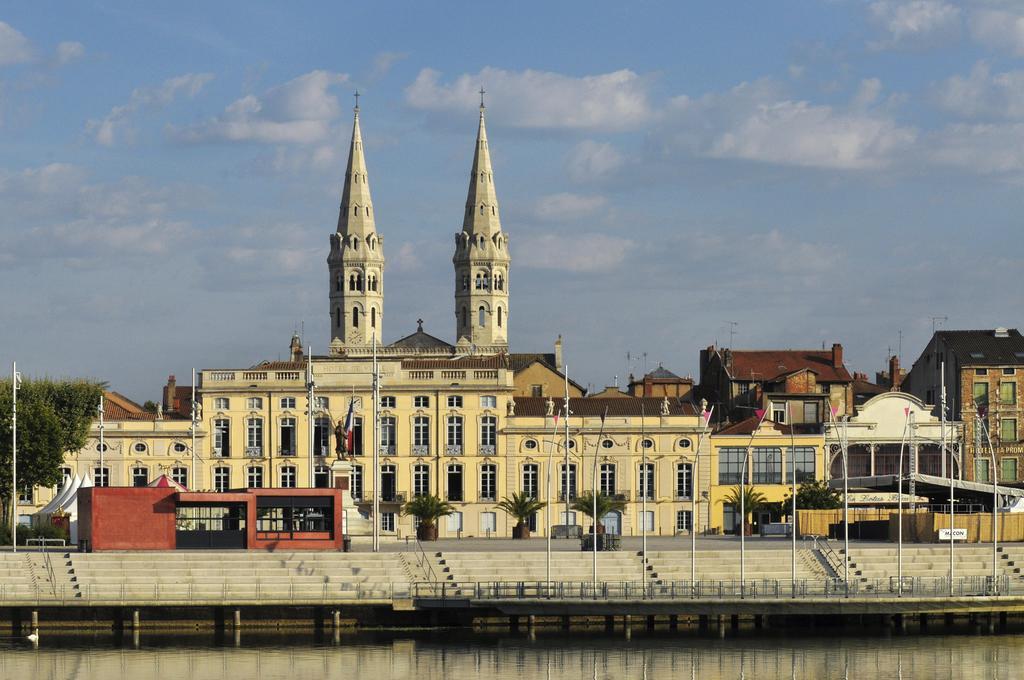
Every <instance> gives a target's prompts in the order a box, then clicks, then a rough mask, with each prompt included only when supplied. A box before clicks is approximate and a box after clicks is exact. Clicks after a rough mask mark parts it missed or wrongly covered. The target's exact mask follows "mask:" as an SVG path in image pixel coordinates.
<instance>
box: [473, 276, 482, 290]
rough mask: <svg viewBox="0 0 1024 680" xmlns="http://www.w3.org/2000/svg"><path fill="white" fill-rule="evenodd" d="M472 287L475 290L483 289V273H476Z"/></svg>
mask: <svg viewBox="0 0 1024 680" xmlns="http://www.w3.org/2000/svg"><path fill="white" fill-rule="evenodd" d="M474 287H475V288H476V289H477V290H483V289H484V275H483V274H480V273H479V272H478V273H477V275H476V283H475V284H474Z"/></svg>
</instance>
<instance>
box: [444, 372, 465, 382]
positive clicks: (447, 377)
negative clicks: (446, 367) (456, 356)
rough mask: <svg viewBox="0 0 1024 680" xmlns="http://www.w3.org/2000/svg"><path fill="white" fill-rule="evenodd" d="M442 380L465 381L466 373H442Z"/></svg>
mask: <svg viewBox="0 0 1024 680" xmlns="http://www.w3.org/2000/svg"><path fill="white" fill-rule="evenodd" d="M441 379H442V380H465V379H466V372H465V371H441Z"/></svg>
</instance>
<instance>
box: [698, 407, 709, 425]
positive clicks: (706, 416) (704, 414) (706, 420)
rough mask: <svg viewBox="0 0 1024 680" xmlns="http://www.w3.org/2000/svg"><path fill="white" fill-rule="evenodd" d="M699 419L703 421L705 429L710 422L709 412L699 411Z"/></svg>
mask: <svg viewBox="0 0 1024 680" xmlns="http://www.w3.org/2000/svg"><path fill="white" fill-rule="evenodd" d="M700 417H701V418H702V419H703V420H704V426H705V427H707V424H708V423H709V422H710V421H711V411H707V410H704V411H701V412H700Z"/></svg>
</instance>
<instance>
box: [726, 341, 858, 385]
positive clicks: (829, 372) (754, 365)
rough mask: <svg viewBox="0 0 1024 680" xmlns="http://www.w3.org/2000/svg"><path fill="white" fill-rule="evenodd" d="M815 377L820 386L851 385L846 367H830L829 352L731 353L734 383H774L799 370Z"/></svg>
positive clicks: (806, 350) (731, 372)
mask: <svg viewBox="0 0 1024 680" xmlns="http://www.w3.org/2000/svg"><path fill="white" fill-rule="evenodd" d="M805 369H806V370H810V371H813V372H814V373H816V374H817V376H818V380H819V381H820V382H850V381H852V380H853V376H851V375H850V372H849V371H848V370H846V367H845V366H840V367H839V368H835V367H834V366H833V365H832V350H824V351H822V350H813V349H784V350H774V349H773V350H732V368H731V369H730V370H729V373H730V375H731V376H732V377H733V379H738V380H749V381H752V382H753V381H758V380H764V381H773V380H777V379H779V378H782V377H783V376H787V375H790V374H791V373H795V372H797V371H801V370H805Z"/></svg>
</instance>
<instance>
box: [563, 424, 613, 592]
mask: <svg viewBox="0 0 1024 680" xmlns="http://www.w3.org/2000/svg"><path fill="white" fill-rule="evenodd" d="M607 418H608V407H607V406H605V407H604V413H602V414H601V428H600V430H599V431H598V433H597V443H596V444H595V446H594V479H593V491H592V492H591V494H590V497H591V500H593V502H594V508H593V513H594V515H593V517H594V521H593V522H592V525H593V526H592V527H591V528H592V529H593V531H594V535H593V537H592V538H593V540H592V541H591V546H590V547H591V548H592V552H593V555H594V597H597V459H598V456H600V454H601V440H602V439H604V421H605V420H606V419H607ZM566 420H568V418H566ZM583 441H584V443H586V437H584V438H583Z"/></svg>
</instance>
